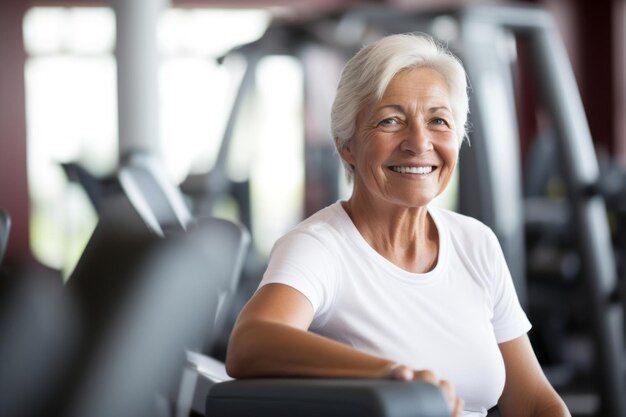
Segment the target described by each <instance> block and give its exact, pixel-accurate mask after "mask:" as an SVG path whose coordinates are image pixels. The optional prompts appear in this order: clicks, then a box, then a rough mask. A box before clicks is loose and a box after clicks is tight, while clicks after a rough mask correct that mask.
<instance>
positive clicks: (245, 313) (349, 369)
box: [226, 284, 393, 378]
mask: <svg viewBox="0 0 626 417" xmlns="http://www.w3.org/2000/svg"><path fill="white" fill-rule="evenodd" d="M312 319H313V307H312V306H311V303H310V302H309V300H308V299H307V298H306V297H305V296H304V295H303V294H302V293H300V292H299V291H297V290H295V289H293V288H291V287H289V286H287V285H282V284H269V285H266V286H264V287H262V288H261V289H260V290H259V291H258V292H257V293H256V294H255V295H254V297H252V299H251V300H250V301H249V302H248V304H246V306H245V307H244V309H243V310H242V311H241V313H240V315H239V318H238V319H237V322H236V323H235V327H234V329H233V332H232V334H231V338H230V341H229V343H228V353H227V357H226V369H227V371H228V373H229V374H230V375H231V376H233V377H236V378H245V377H256V376H314V377H317V376H327V377H356V378H359V377H360V378H382V377H385V376H386V375H387V373H388V372H389V370H390V367H391V366H392V365H393V362H391V361H388V360H385V359H382V358H377V357H375V356H371V355H368V354H366V353H363V352H360V351H358V350H356V349H353V348H351V347H349V346H347V345H344V344H342V343H339V342H335V341H333V340H330V339H327V338H324V337H322V336H319V335H316V334H314V333H311V332H309V331H307V329H308V327H309V325H310V324H311V321H312Z"/></svg>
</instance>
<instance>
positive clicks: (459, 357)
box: [226, 34, 569, 417]
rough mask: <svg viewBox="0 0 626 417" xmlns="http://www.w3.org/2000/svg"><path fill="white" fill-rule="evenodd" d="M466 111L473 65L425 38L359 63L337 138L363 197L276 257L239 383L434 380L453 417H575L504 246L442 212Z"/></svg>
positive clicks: (364, 52) (399, 39) (398, 38)
mask: <svg viewBox="0 0 626 417" xmlns="http://www.w3.org/2000/svg"><path fill="white" fill-rule="evenodd" d="M467 113H468V96H467V85H466V75H465V71H464V69H463V67H462V65H461V64H460V62H459V61H458V60H457V59H456V58H455V57H454V56H453V55H452V54H451V53H450V52H448V51H447V50H445V49H444V48H442V47H441V46H439V45H438V44H437V43H436V42H434V41H433V40H432V39H431V38H430V37H428V36H425V35H409V34H406V35H392V36H388V37H386V38H383V39H381V40H379V41H377V42H375V43H373V44H371V45H369V46H367V47H365V48H363V49H361V50H360V51H359V52H358V53H357V54H356V55H355V56H354V57H353V58H352V59H351V60H350V61H349V62H348V63H347V65H346V67H345V68H344V71H343V73H342V77H341V80H340V82H339V87H338V90H337V96H336V98H335V102H334V104H333V109H332V131H333V137H334V140H335V144H336V147H337V151H338V153H339V155H340V157H341V159H342V162H343V163H344V165H345V168H346V171H347V175H348V177H349V178H350V179H351V180H353V192H352V196H351V197H350V199H349V200H347V201H338V202H336V203H334V204H332V205H330V206H329V207H326V208H324V209H322V210H320V211H319V212H317V213H316V214H314V215H313V216H311V217H310V218H308V219H306V220H305V221H304V222H302V223H301V224H299V225H298V226H296V227H295V228H294V229H293V230H292V231H290V232H289V233H288V234H286V235H285V236H284V237H282V238H281V239H280V240H279V241H278V242H277V243H276V244H275V246H274V248H273V250H272V254H271V257H270V262H269V266H268V268H267V271H266V273H265V275H264V277H263V280H262V282H261V284H260V288H259V289H258V291H257V292H256V293H255V295H254V296H253V297H252V299H251V300H250V301H249V302H248V304H247V305H246V306H245V308H244V309H243V310H242V312H241V314H240V316H239V318H238V320H237V323H236V325H235V328H234V329H233V333H232V336H231V340H230V343H229V349H228V355H227V361H226V366H227V370H228V372H229V373H230V375H232V376H233V377H236V378H244V377H254V376H311V377H350V378H392V379H402V380H410V379H425V380H428V381H431V382H433V383H435V384H438V385H439V386H440V387H441V389H442V391H443V392H444V394H446V396H447V398H448V401H449V403H450V406H451V410H452V413H453V415H461V413H462V415H464V416H485V415H486V414H487V410H488V409H489V408H491V407H493V406H494V405H496V404H497V405H498V406H499V410H500V412H501V414H502V415H503V416H506V417H511V416H567V415H569V412H568V411H567V409H566V407H565V405H564V403H563V402H562V400H561V399H560V398H559V397H558V395H557V394H556V392H555V391H554V389H553V388H552V387H551V386H550V384H549V382H548V381H547V379H546V377H545V376H544V374H543V372H542V370H541V368H540V366H539V364H538V361H537V359H536V356H535V354H534V353H533V350H532V347H531V345H530V343H529V340H528V337H527V335H526V333H527V332H528V330H529V329H530V323H529V321H528V319H527V318H526V315H525V314H524V312H523V311H522V309H521V307H520V304H519V302H518V299H517V295H516V293H515V289H514V287H513V283H512V280H511V276H510V273H509V271H508V268H507V265H506V263H505V260H504V257H503V254H502V251H501V249H500V246H499V244H498V241H497V239H496V237H495V235H494V234H493V232H492V231H491V230H490V229H488V228H487V227H486V226H485V225H483V224H482V223H480V222H478V221H477V220H474V219H471V218H468V217H466V216H462V215H460V214H457V213H454V212H451V211H448V210H444V209H440V208H436V207H434V206H433V205H431V204H430V203H431V202H432V200H433V199H434V198H435V197H436V196H438V195H439V194H441V192H442V191H443V190H444V189H445V188H446V187H447V185H448V184H449V183H450V179H451V177H452V175H453V173H454V169H455V167H456V164H457V160H458V154H459V147H460V145H461V143H462V141H463V138H464V137H465V135H466V133H465V124H466V120H467ZM446 381H449V382H446Z"/></svg>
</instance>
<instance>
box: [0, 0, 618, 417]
mask: <svg viewBox="0 0 626 417" xmlns="http://www.w3.org/2000/svg"><path fill="white" fill-rule="evenodd" d="M625 28H626V0H599V1H594V2H589V1H586V0H543V1H540V0H537V1H524V2H517V3H510V2H506V1H489V2H486V1H459V0H456V1H455V0H378V1H374V0H372V1H350V0H294V1H288V0H283V1H278V0H276V1H270V0H223V1H213V0H111V1H97V0H93V1H92V0H69V1H55V0H37V1H23V0H4V1H2V2H1V3H0V208H1V209H4V210H5V211H6V213H8V217H9V218H10V234H9V235H8V236H9V238H8V240H7V241H5V242H4V243H5V246H6V250H5V251H4V247H3V246H2V245H0V249H2V250H3V251H4V257H2V256H1V255H2V251H0V261H1V266H2V275H3V276H2V279H13V280H19V279H20V277H26V276H32V275H33V274H36V275H37V276H38V277H45V278H44V280H51V281H55V282H56V281H58V282H60V283H66V282H68V281H71V279H70V278H71V277H72V276H73V274H75V273H76V271H75V269H76V265H77V264H78V263H79V261H80V260H81V257H84V256H85V248H86V247H87V245H88V242H89V241H90V239H91V238H92V236H93V235H94V231H95V230H96V228H97V225H98V223H99V221H100V220H102V218H103V212H104V211H105V210H106V207H107V201H109V200H110V199H111V198H114V196H115V195H117V194H119V193H120V192H121V191H120V182H122V189H123V191H124V192H126V193H127V194H128V193H129V188H128V187H129V186H128V185H127V184H124V182H123V177H122V176H120V173H121V172H123V171H124V169H126V168H129V167H130V168H132V167H134V166H137V164H139V165H142V164H145V165H142V166H147V167H149V169H150V170H151V172H152V173H153V174H154V175H155V176H156V177H158V178H159V179H160V180H161V181H162V182H165V183H169V184H170V185H172V186H173V188H175V190H176V192H177V193H180V196H182V199H181V200H180V201H182V202H183V204H184V206H185V209H184V210H188V211H189V215H190V216H192V217H193V218H204V217H208V216H213V217H216V218H220V219H226V220H229V221H231V222H234V223H236V224H240V225H242V226H243V227H244V228H245V229H246V230H247V231H248V232H249V234H250V238H251V240H250V245H249V249H247V251H246V254H245V258H244V259H243V262H242V267H241V274H240V276H239V277H238V281H237V285H236V287H237V288H236V289H235V290H234V294H233V299H232V300H231V303H230V304H229V307H228V311H227V312H226V313H225V316H226V317H225V319H224V325H223V326H222V327H220V332H219V334H218V335H216V337H215V340H214V341H213V343H212V345H211V347H210V349H209V350H208V351H207V352H206V353H207V354H209V355H210V356H211V357H214V358H216V359H218V360H219V359H223V354H224V349H225V344H226V341H227V338H228V331H229V325H231V324H232V320H233V319H234V317H235V315H236V313H237V311H238V310H239V309H240V308H241V306H242V305H243V303H244V302H245V301H246V299H247V298H248V297H249V296H250V295H251V293H252V292H253V291H254V289H255V287H256V284H257V283H258V281H259V279H260V277H261V275H262V273H263V270H264V267H265V262H266V260H267V257H268V255H269V251H270V249H271V247H272V244H273V242H274V241H275V240H276V239H277V238H278V237H279V236H280V235H282V234H283V233H285V232H286V231H287V230H288V229H289V228H290V227H292V226H293V225H295V224H296V223H297V222H299V221H300V220H302V219H303V218H305V217H306V216H308V215H310V214H312V213H314V212H315V211H317V210H318V209H320V208H322V207H324V206H326V205H328V204H330V203H332V202H334V201H336V200H337V199H339V198H344V197H347V196H348V192H349V191H348V190H349V187H348V185H347V184H346V182H345V180H344V177H343V175H342V172H341V167H340V165H339V163H338V158H337V156H336V155H335V151H334V148H333V144H332V141H331V138H330V134H329V131H330V129H329V109H330V104H331V102H332V99H333V95H334V89H335V86H336V82H337V80H338V76H339V72H340V70H341V68H342V66H343V64H344V63H345V60H346V59H347V57H349V56H350V55H351V54H352V53H353V52H354V51H355V50H356V49H357V48H358V47H359V46H360V45H362V44H363V43H366V42H367V41H369V40H373V39H376V38H377V37H380V36H382V35H384V34H385V33H391V32H407V31H424V32H429V33H431V34H432V35H434V36H435V37H437V38H438V39H440V40H441V41H443V42H446V43H447V44H448V45H449V46H450V48H451V49H452V50H453V51H454V52H456V53H457V54H458V55H459V56H460V57H461V59H462V60H463V61H464V62H465V64H466V66H467V69H468V73H469V77H470V83H471V85H472V91H471V92H470V100H471V103H472V108H471V110H472V116H471V118H470V121H471V123H472V128H471V134H470V143H471V146H468V145H467V144H465V145H464V148H463V152H462V154H461V165H460V173H459V175H457V178H456V180H455V182H454V183H453V185H452V186H451V187H450V190H449V192H448V193H447V194H446V195H444V196H442V197H441V198H440V199H439V200H438V202H437V204H441V205H444V206H446V207H449V208H451V209H454V210H459V211H461V212H466V213H469V214H472V215H474V216H476V217H478V218H480V219H481V220H483V221H484V222H486V223H487V224H489V225H490V226H491V227H492V228H494V230H495V231H496V234H497V235H498V237H499V238H500V239H501V243H502V245H503V248H504V249H505V254H506V256H507V260H508V262H509V265H510V267H511V271H512V273H513V276H514V279H515V282H516V285H517V287H518V292H519V293H520V298H521V299H522V302H523V304H524V306H525V308H526V311H527V313H528V315H529V317H530V319H531V321H532V322H533V325H534V328H533V330H532V331H531V338H532V339H533V342H534V345H535V348H536V350H537V354H538V356H539V358H540V361H541V363H542V366H544V369H545V370H546V373H547V374H548V376H549V378H550V379H551V381H552V383H553V384H554V385H555V387H556V388H557V390H558V391H559V392H561V393H562V395H563V396H564V398H565V399H566V402H567V403H568V405H569V406H570V407H571V409H572V411H573V413H574V414H575V415H581V416H583V415H588V416H626V408H625V407H624V400H623V399H619V397H622V396H626V392H624V386H625V384H624V360H623V344H624V343H623V342H624V340H623V338H624V323H623V317H622V316H623V313H622V305H623V304H624V302H625V300H626V297H624V285H623V284H624V281H625V280H626V118H625V117H624V115H625V111H626V109H625V106H626V61H625V59H626V53H625V47H626V29H625ZM142 158H143V159H142ZM137 161H140V162H137ZM141 161H143V162H141ZM146 161H147V162H146ZM165 187H167V185H165ZM129 198H130V199H131V200H132V197H130V196H129ZM176 198H178V197H175V198H174V199H175V200H176ZM131 202H133V203H134V205H135V208H137V204H136V202H135V201H131ZM184 210H183V211H184ZM179 214H180V213H179ZM183 216H184V215H183ZM178 220H180V217H179V218H178ZM108 221H112V222H115V217H114V216H113V217H111V218H110V219H108ZM143 221H144V222H148V223H149V220H148V219H147V218H146V217H145V216H143ZM0 231H1V227H0ZM0 243H2V242H0ZM5 277H7V278H5ZM9 277H10V278H9ZM3 307H4V306H2V305H0V308H3ZM7 317H8V319H9V320H10V319H11V318H12V317H11V316H10V315H9V316H6V315H5V317H4V319H5V320H6V319H7ZM4 334H6V333H4ZM68 337H69V336H68ZM0 343H4V341H0ZM0 372H2V371H1V370H0Z"/></svg>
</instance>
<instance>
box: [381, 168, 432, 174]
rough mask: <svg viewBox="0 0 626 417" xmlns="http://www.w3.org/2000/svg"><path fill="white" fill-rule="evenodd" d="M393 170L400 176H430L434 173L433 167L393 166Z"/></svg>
mask: <svg viewBox="0 0 626 417" xmlns="http://www.w3.org/2000/svg"><path fill="white" fill-rule="evenodd" d="M391 170H392V171H394V172H398V173H400V174H430V173H431V172H432V171H433V167H432V166H427V167H402V166H393V167H391Z"/></svg>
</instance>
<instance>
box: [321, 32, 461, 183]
mask: <svg viewBox="0 0 626 417" xmlns="http://www.w3.org/2000/svg"><path fill="white" fill-rule="evenodd" d="M423 67H426V68H431V69H433V70H435V71H437V72H438V73H439V74H441V76H442V77H443V78H444V80H445V82H446V84H447V86H448V89H449V92H450V105H451V109H450V110H451V112H452V118H453V119H454V125H455V128H456V135H457V138H458V141H459V147H460V146H461V144H462V143H463V139H464V138H465V137H466V136H467V126H466V124H467V115H468V112H469V97H468V93H467V76H466V74H465V69H464V68H463V65H462V64H461V61H460V60H459V59H458V58H457V57H456V56H454V55H453V54H452V53H451V52H450V51H449V50H448V49H447V48H446V47H444V46H442V45H441V44H439V43H437V42H436V41H435V40H434V39H433V38H432V37H431V36H429V35H426V34H423V33H406V34H396V35H389V36H386V37H384V38H382V39H379V40H377V41H375V42H373V43H371V44H369V45H367V46H365V47H363V48H362V49H361V50H359V51H358V52H357V53H356V55H354V56H353V57H352V58H351V59H350V60H349V61H348V63H347V64H346V66H345V67H344V69H343V71H342V73H341V78H340V80H339V84H338V86H337V94H336V96H335V101H334V102H333V106H332V110H331V122H330V124H331V131H332V136H333V140H334V141H335V147H336V148H337V151H338V152H340V151H341V150H342V149H343V148H344V147H345V146H346V144H347V143H348V141H349V140H350V139H351V138H352V137H353V136H354V132H355V129H356V119H357V116H358V114H359V112H360V111H361V110H362V109H363V108H364V107H365V106H367V105H372V104H374V103H376V102H378V101H380V100H381V99H382V97H383V95H384V93H385V90H386V89H387V86H388V85H389V83H390V82H391V80H392V79H393V77H394V76H395V75H396V74H397V73H399V72H400V71H403V70H409V69H415V68H423ZM342 162H343V165H344V167H345V169H346V175H347V176H348V180H352V178H353V176H354V172H353V168H352V167H351V166H350V164H348V163H346V162H345V161H343V160H342Z"/></svg>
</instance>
